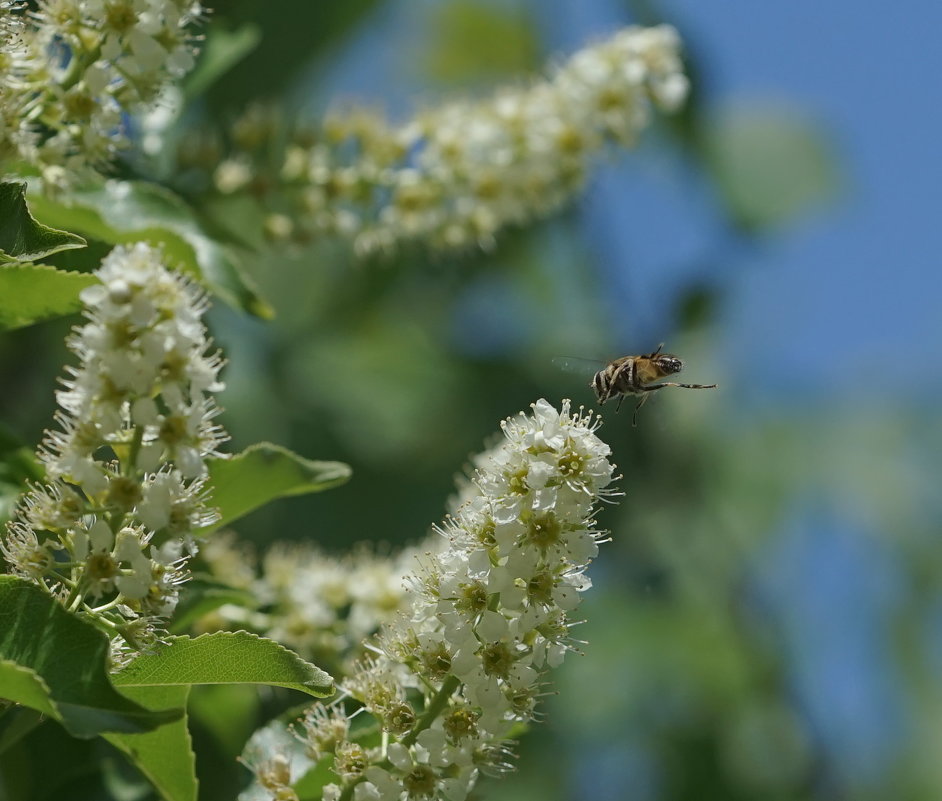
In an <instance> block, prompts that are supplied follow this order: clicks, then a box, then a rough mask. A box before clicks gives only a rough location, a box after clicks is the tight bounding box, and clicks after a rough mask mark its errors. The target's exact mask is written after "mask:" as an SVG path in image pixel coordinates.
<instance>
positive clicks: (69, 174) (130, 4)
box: [0, 0, 203, 188]
mask: <svg viewBox="0 0 942 801" xmlns="http://www.w3.org/2000/svg"><path fill="white" fill-rule="evenodd" d="M25 5H26V4H25V3H11V2H3V3H0V78H2V81H0V86H2V89H0V159H3V160H7V159H9V160H10V161H12V162H15V161H24V162H28V163H31V164H33V165H35V166H38V167H39V168H40V170H41V172H42V177H43V179H44V182H45V184H46V186H47V187H50V188H55V187H58V186H63V185H67V184H70V183H73V182H75V181H76V180H78V179H81V178H83V177H86V176H88V175H90V174H92V173H93V172H94V171H95V170H96V169H98V168H100V167H103V166H104V165H106V164H107V163H108V162H110V161H111V159H112V158H113V157H114V155H115V154H116V153H117V152H118V151H119V150H120V149H121V148H123V147H124V146H125V145H126V144H127V137H126V131H125V128H126V123H125V116H126V115H128V114H135V113H141V112H144V111H145V110H147V109H148V108H149V107H150V106H151V105H152V104H154V103H155V102H156V101H157V100H158V99H159V98H160V96H161V95H162V93H163V91H164V89H165V88H166V87H167V86H168V85H169V84H170V83H171V82H172V81H175V80H178V79H179V78H181V77H182V76H183V75H184V74H185V73H186V72H188V71H189V70H190V69H191V68H192V66H193V64H194V63H195V62H194V55H195V47H194V41H193V38H192V35H191V34H190V32H189V31H190V28H191V27H192V26H193V25H194V24H195V23H197V22H198V21H199V20H200V19H201V17H202V15H203V9H202V6H201V4H200V3H199V1H198V0H39V2H38V3H37V4H36V8H35V9H32V10H30V11H29V13H27V12H26V8H25Z"/></svg>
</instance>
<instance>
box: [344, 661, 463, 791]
mask: <svg viewBox="0 0 942 801" xmlns="http://www.w3.org/2000/svg"><path fill="white" fill-rule="evenodd" d="M460 686H461V680H460V679H459V678H458V677H457V676H452V675H449V676H448V677H447V678H446V679H445V681H443V682H442V686H441V687H440V688H439V690H438V692H437V693H436V694H435V697H434V698H432V700H431V701H429V703H428V706H427V707H425V711H424V712H423V713H422V717H420V718H419V719H418V720H417V721H416V723H415V726H414V727H413V729H412V731H410V732H409V733H408V734H407V735H406V736H405V737H403V738H402V739H401V740H400V741H399V742H400V743H402V744H403V745H404V746H406V747H408V746H410V745H414V744H415V741H416V739H417V738H418V736H419V735H420V734H421V733H422V732H423V731H425V730H426V729H427V728H428V727H429V726H431V725H432V724H433V723H434V722H435V719H436V718H437V717H438V715H439V714H440V713H441V711H442V710H443V709H444V708H445V706H446V704H447V703H448V699H449V698H451V696H452V695H453V694H454V692H455V690H457V689H458V688H459V687H460ZM384 736H385V734H384ZM383 750H384V751H385V747H384V749H383ZM377 764H378V766H379V767H381V768H388V767H389V766H390V765H391V764H392V763H390V761H389V760H388V759H384V760H383V761H382V762H379V763H377ZM364 780H365V777H363V776H360V777H358V778H356V779H354V780H353V781H352V782H350V784H348V785H347V786H346V787H344V788H343V791H342V792H341V793H340V798H338V799H337V801H350V799H351V798H353V790H354V788H355V787H356V786H357V785H358V784H359V783H360V782H362V781H364Z"/></svg>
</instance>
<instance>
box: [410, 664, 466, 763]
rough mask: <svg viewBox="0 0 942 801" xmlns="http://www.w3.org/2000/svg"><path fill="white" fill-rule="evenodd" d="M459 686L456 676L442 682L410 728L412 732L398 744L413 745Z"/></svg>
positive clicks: (459, 682)
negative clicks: (420, 715)
mask: <svg viewBox="0 0 942 801" xmlns="http://www.w3.org/2000/svg"><path fill="white" fill-rule="evenodd" d="M460 686H461V680H460V679H459V678H458V677H457V676H453V675H449V676H448V677H447V678H446V679H445V680H444V681H443V682H442V686H441V688H440V689H439V690H438V692H437V693H435V696H434V697H433V698H432V700H431V701H429V702H428V706H426V707H425V711H424V712H423V713H422V717H420V718H419V719H418V720H417V721H416V722H415V726H413V727H412V731H410V732H409V733H408V734H407V735H406V736H405V737H403V738H402V739H401V740H400V741H399V742H401V743H402V744H403V745H405V746H410V745H413V744H414V743H415V741H416V740H417V739H418V736H419V735H420V734H421V733H422V732H423V731H425V730H426V729H427V728H428V727H429V726H431V725H432V724H433V723H434V722H435V719H436V718H437V717H438V716H439V715H440V714H441V712H442V710H443V709H444V708H445V707H446V706H447V705H448V699H449V698H451V696H452V695H454V693H455V690H457V689H458V687H460Z"/></svg>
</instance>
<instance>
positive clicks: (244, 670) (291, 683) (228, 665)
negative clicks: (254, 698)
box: [114, 631, 334, 698]
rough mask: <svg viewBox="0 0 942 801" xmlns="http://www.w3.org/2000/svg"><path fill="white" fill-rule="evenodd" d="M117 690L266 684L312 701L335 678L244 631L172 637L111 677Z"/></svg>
mask: <svg viewBox="0 0 942 801" xmlns="http://www.w3.org/2000/svg"><path fill="white" fill-rule="evenodd" d="M114 682H115V685H116V686H119V687H157V686H167V685H181V684H183V685H191V684H268V685H273V686H277V687H287V688H289V689H292V690H300V691H301V692H303V693H307V694H308V695H313V696H314V697H315V698H325V697H326V696H328V695H331V694H332V693H333V692H334V682H333V679H332V678H331V677H330V676H329V675H328V674H327V673H325V672H324V671H323V670H321V669H320V668H319V667H316V666H314V665H312V664H311V663H310V662H305V661H304V660H303V659H301V657H300V656H298V655H297V654H296V653H294V652H293V651H289V650H288V649H287V648H285V647H284V646H283V645H279V644H278V643H276V642H275V641H274V640H269V639H266V638H265V637H259V636H258V635H256V634H249V633H248V632H247V631H216V632H213V633H212V634H202V635H200V636H199V637H195V638H190V637H170V638H168V640H167V645H166V646H165V647H163V648H161V649H160V651H159V652H157V653H155V654H143V655H141V656H139V657H137V659H135V660H134V661H133V662H131V664H130V665H128V666H127V667H126V668H125V669H124V670H122V671H120V672H119V673H116V674H115V675H114Z"/></svg>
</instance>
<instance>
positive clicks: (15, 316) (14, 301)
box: [0, 264, 98, 331]
mask: <svg viewBox="0 0 942 801" xmlns="http://www.w3.org/2000/svg"><path fill="white" fill-rule="evenodd" d="M97 280H98V279H97V278H95V276H93V275H89V274H88V273H76V272H67V271H65V270H57V269H56V268H55V267H50V266H49V265H46V264H4V265H0V330H7V331H9V330H10V329H13V328H23V327H24V326H27V325H32V324H33V323H37V322H40V321H42V320H49V319H52V318H54V317H62V316H63V315H66V314H73V313H75V312H77V311H79V309H81V308H82V302H81V301H80V300H79V292H81V291H82V290H83V289H84V288H85V287H87V286H91V285H92V284H94V283H95V282H96V281H97Z"/></svg>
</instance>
